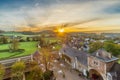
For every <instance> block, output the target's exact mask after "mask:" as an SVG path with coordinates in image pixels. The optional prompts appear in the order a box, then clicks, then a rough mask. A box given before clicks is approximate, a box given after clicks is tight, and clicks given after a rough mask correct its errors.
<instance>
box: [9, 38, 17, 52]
mask: <svg viewBox="0 0 120 80" xmlns="http://www.w3.org/2000/svg"><path fill="white" fill-rule="evenodd" d="M10 49H11V50H13V51H16V50H18V49H19V41H18V39H16V38H14V39H13V41H12V44H11V45H10Z"/></svg>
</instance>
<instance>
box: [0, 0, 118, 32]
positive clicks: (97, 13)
mask: <svg viewBox="0 0 120 80" xmlns="http://www.w3.org/2000/svg"><path fill="white" fill-rule="evenodd" d="M71 23H72V24H74V25H71ZM64 24H70V25H68V26H67V27H64V29H65V31H66V32H75V31H78V32H120V0H0V30H5V31H29V30H31V31H41V30H45V29H50V28H51V29H54V28H58V27H61V26H63V25H64Z"/></svg>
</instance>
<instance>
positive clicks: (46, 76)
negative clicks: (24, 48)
mask: <svg viewBox="0 0 120 80" xmlns="http://www.w3.org/2000/svg"><path fill="white" fill-rule="evenodd" d="M43 77H44V80H50V79H51V78H52V77H53V71H50V70H47V71H45V72H44V74H43Z"/></svg>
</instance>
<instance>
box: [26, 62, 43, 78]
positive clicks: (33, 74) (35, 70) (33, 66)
mask: <svg viewBox="0 0 120 80" xmlns="http://www.w3.org/2000/svg"><path fill="white" fill-rule="evenodd" d="M33 79H34V80H43V71H42V69H41V67H40V66H39V64H38V63H37V62H35V61H31V62H30V73H29V74H28V80H33Z"/></svg>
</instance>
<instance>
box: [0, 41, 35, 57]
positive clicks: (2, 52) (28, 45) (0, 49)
mask: <svg viewBox="0 0 120 80" xmlns="http://www.w3.org/2000/svg"><path fill="white" fill-rule="evenodd" d="M9 45H10V44H1V45H0V59H7V58H13V57H19V56H25V55H29V54H32V53H34V52H35V51H36V50H37V47H36V45H37V42H21V43H20V45H19V49H24V50H25V51H23V52H21V51H20V52H19V51H18V52H10V51H9V47H8V46H9Z"/></svg>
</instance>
